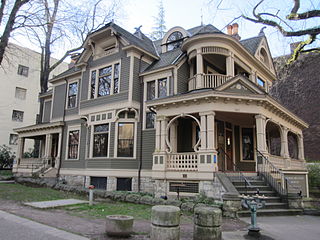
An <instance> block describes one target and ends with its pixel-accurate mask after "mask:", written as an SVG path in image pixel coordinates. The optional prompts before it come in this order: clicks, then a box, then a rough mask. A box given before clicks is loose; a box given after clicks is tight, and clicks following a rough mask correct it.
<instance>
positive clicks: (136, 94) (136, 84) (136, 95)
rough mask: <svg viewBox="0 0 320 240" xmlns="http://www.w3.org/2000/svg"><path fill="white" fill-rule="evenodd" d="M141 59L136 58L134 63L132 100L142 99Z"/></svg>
mask: <svg viewBox="0 0 320 240" xmlns="http://www.w3.org/2000/svg"><path fill="white" fill-rule="evenodd" d="M140 67H141V66H140V59H138V58H136V57H135V58H134V64H133V84H132V88H133V89H132V100H134V101H137V102H139V101H140V79H139V72H140Z"/></svg>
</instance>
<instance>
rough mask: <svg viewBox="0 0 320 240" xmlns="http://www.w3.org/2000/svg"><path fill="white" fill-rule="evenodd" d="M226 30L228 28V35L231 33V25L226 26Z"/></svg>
mask: <svg viewBox="0 0 320 240" xmlns="http://www.w3.org/2000/svg"><path fill="white" fill-rule="evenodd" d="M227 30H228V35H232V26H231V25H228V26H227Z"/></svg>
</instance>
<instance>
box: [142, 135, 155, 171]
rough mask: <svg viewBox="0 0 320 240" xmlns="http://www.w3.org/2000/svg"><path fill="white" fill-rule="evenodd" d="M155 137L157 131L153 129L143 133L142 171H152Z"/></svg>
mask: <svg viewBox="0 0 320 240" xmlns="http://www.w3.org/2000/svg"><path fill="white" fill-rule="evenodd" d="M155 135H156V131H155V130H152V129H148V130H144V131H142V146H143V148H142V169H152V154H153V152H154V148H155Z"/></svg>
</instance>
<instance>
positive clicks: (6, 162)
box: [0, 145, 16, 169]
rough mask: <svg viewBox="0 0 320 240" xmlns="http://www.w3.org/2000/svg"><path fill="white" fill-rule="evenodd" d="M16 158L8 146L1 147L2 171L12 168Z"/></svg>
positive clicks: (0, 162)
mask: <svg viewBox="0 0 320 240" xmlns="http://www.w3.org/2000/svg"><path fill="white" fill-rule="evenodd" d="M15 157H16V156H15V155H14V154H13V153H12V152H11V148H10V147H8V146H6V145H2V146H0V169H5V168H12V165H13V160H14V159H15Z"/></svg>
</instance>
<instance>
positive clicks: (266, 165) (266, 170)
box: [256, 149, 302, 196]
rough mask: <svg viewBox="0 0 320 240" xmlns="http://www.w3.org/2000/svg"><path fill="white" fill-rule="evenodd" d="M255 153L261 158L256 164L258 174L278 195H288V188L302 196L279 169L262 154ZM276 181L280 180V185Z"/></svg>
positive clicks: (299, 190)
mask: <svg viewBox="0 0 320 240" xmlns="http://www.w3.org/2000/svg"><path fill="white" fill-rule="evenodd" d="M256 151H257V153H258V154H259V155H260V156H261V162H259V159H258V162H257V164H258V173H259V174H261V175H262V176H263V177H264V178H265V179H266V181H267V182H268V183H269V184H270V185H271V186H272V187H273V188H274V189H275V190H276V191H277V192H278V193H279V194H280V195H283V196H285V195H288V193H289V191H288V189H289V186H290V188H292V189H296V190H297V194H298V195H299V196H301V195H302V191H301V188H297V187H296V186H294V185H293V184H292V182H291V181H290V179H288V178H287V177H286V176H285V175H284V173H283V172H282V171H281V170H280V169H279V168H277V167H276V166H275V165H274V164H273V163H272V162H270V161H269V159H268V158H267V157H266V156H264V155H263V153H261V152H260V151H259V150H258V149H256ZM277 179H278V180H280V183H279V181H278V180H277Z"/></svg>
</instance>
